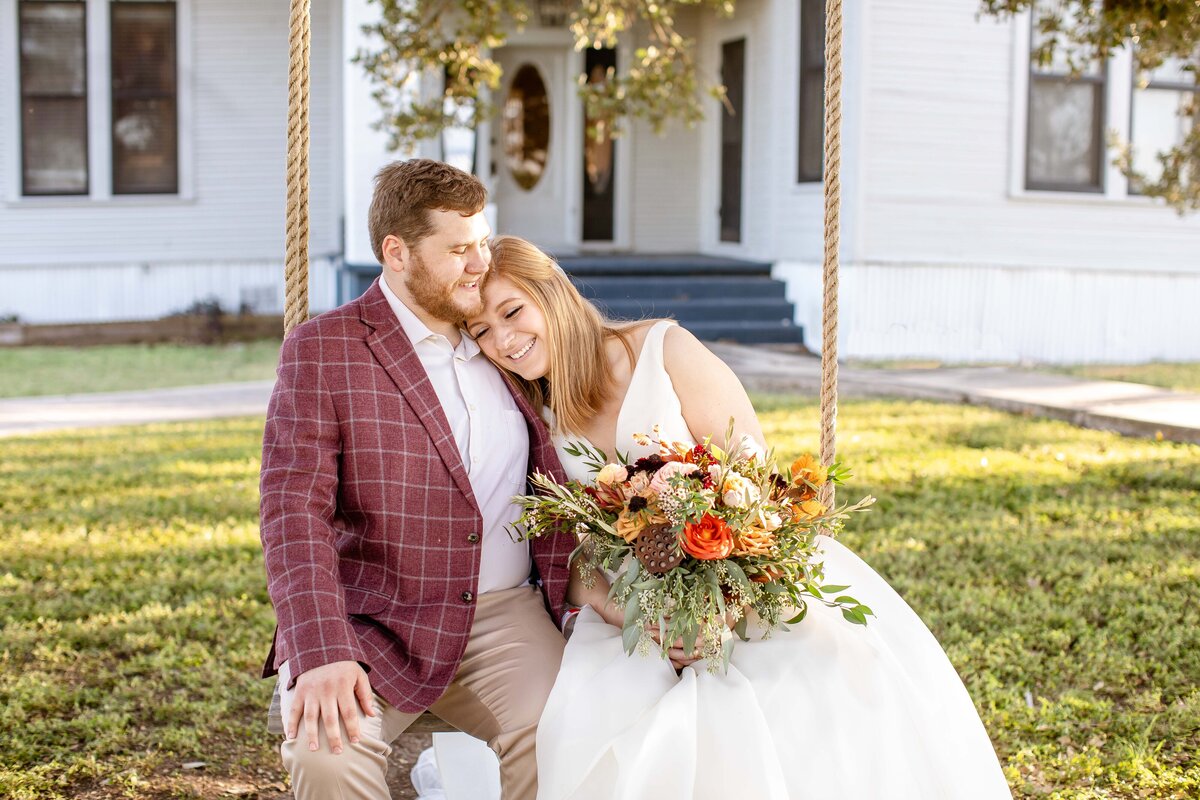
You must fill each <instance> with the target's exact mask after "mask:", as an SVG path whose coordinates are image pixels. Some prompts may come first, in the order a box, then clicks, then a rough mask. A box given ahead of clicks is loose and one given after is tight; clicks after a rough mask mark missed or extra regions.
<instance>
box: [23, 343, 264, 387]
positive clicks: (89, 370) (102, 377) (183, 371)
mask: <svg viewBox="0 0 1200 800" xmlns="http://www.w3.org/2000/svg"><path fill="white" fill-rule="evenodd" d="M278 360H279V342H278V341H276V340H263V341H257V342H249V343H246V344H227V345H211V346H205V345H176V344H158V345H105V346H100V347H4V348H0V375H2V376H3V380H0V397H33V396H40V395H57V394H76V393H88V392H119V391H126V390H134V389H161V388H165V387H168V386H189V385H193V384H201V383H225V382H228V381H260V380H273V379H274V378H275V365H276V363H277V362H278Z"/></svg>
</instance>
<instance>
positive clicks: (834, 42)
mask: <svg viewBox="0 0 1200 800" xmlns="http://www.w3.org/2000/svg"><path fill="white" fill-rule="evenodd" d="M841 166H842V0H825V167H824V170H825V265H824V269H823V271H822V273H821V285H822V290H823V295H822V299H821V463H822V464H832V463H833V462H834V461H835V460H836V458H837V395H838V391H837V390H838V387H837V383H838V365H837V326H838V243H839V242H840V239H841V203H842V182H841V178H840V177H839V170H840V169H841ZM822 490H823V491H822V497H821V502H823V503H824V504H825V505H827V506H829V507H830V508H832V507H833V501H834V496H833V482H832V481H829V482H827V483H826V484H825V485H824V486H823V487H822Z"/></svg>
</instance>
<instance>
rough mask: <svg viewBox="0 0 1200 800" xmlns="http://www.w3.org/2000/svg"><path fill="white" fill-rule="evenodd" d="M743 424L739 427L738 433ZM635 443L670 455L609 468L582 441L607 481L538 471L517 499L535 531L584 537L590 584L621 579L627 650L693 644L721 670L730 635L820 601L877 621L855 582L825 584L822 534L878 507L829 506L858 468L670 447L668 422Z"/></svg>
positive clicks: (708, 447) (528, 528) (529, 534)
mask: <svg viewBox="0 0 1200 800" xmlns="http://www.w3.org/2000/svg"><path fill="white" fill-rule="evenodd" d="M732 433H733V426H732V423H731V425H730V429H729V432H728V434H727V436H726V441H730V439H731V437H732ZM634 438H635V439H636V440H637V443H638V444H639V445H641V446H648V445H651V444H657V445H658V447H659V452H658V453H657V454H655V455H651V456H648V457H645V458H641V459H637V460H636V461H633V462H632V463H630V462H629V460H628V459H627V458H626V457H624V456H622V455H620V454H618V455H617V461H616V462H615V463H609V459H608V457H607V455H606V454H605V453H603V452H600V451H597V450H595V449H593V448H591V447H589V446H588V445H586V444H583V443H577V442H576V443H572V444H571V445H570V446H569V447H568V450H567V452H569V453H571V454H572V455H574V456H576V457H580V458H582V459H584V461H585V463H587V465H588V466H589V467H590V468H591V469H592V471H593V473H594V474H595V476H596V477H595V483H594V484H592V483H584V482H581V481H568V482H566V483H561V484H560V483H558V482H557V481H555V480H554V479H552V478H550V477H549V476H547V475H543V474H537V475H535V476H534V478H533V485H534V487H535V491H536V492H537V493H536V494H533V495H527V496H522V497H518V498H516V502H517V503H518V504H519V505H520V506H521V507H522V509H523V513H522V516H521V520H520V524H521V525H523V527H524V531H523V533H522V534H521V535H522V536H523V537H526V538H536V537H539V536H551V535H573V536H575V537H576V539H577V540H578V546H577V547H576V549H575V552H574V553H573V554H572V563H573V564H574V565H575V568H576V569H578V570H579V571H580V575H581V576H582V577H583V579H584V581H585V584H587V585H590V581H593V580H594V579H595V575H596V572H597V571H598V570H599V571H603V572H606V573H608V574H609V575H611V576H614V577H613V581H612V586H611V588H610V591H609V599H610V600H611V601H612V602H614V603H615V604H616V605H617V606H618V607H621V608H623V609H624V611H625V623H624V629H623V642H624V646H625V650H626V652H627V653H632V652H633V651H634V650H635V649H638V650H640V651H641V652H643V653H648V652H649V651H650V650H651V649H652V648H653V647H655V646H658V647H660V649H661V651H662V652H663V654H664V656H665V655H666V653H667V651H668V650H669V649H670V647H672V646H673V645H676V644H677V643H681V646H682V647H683V648H684V650H685V651H686V652H698V653H699V654H700V656H701V657H702V658H705V659H707V660H708V668H709V670H710V671H712V672H716V671H718V670H719V669H720V668H722V667H724V666H727V665H728V663H729V656H730V655H731V653H732V652H733V647H734V642H735V639H734V638H733V636H730V635H727V631H729V630H730V629H732V631H733V633H735V634H736V635H737V637H738V638H740V639H742V640H743V641H746V640H747V639H748V638H749V632H750V626H751V624H752V623H755V624H756V626H757V627H759V628H761V630H762V633H763V638H766V637H767V636H769V635H770V634H771V632H772V631H774V630H775V629H777V628H780V627H785V626H786V625H788V624H794V623H798V622H800V621H801V620H802V619H803V618H804V616H805V615H806V614H807V612H808V608H809V603H810V602H812V601H817V602H820V603H822V604H824V605H826V606H828V607H830V608H839V609H841V612H842V615H843V616H844V617H845V618H846V619H847V620H848V621H849V622H852V623H856V624H865V623H866V621H867V617H868V616H871V615H872V612H871V609H870V608H869V607H868V606H866V605H864V604H862V603H860V602H859V601H858V600H856V599H855V598H854V597H852V596H850V595H847V594H844V592H845V590H846V589H848V588H849V587H847V586H834V585H825V584H824V570H823V564H822V562H821V560H820V558H821V554H820V551H819V549H818V547H817V542H816V536H817V534H819V533H826V534H830V535H834V534H836V533H837V531H838V530H839V529H840V528H841V527H842V526H843V525H844V524H845V521H846V520H847V519H848V518H849V517H850V515H851V514H853V513H855V512H857V511H861V510H863V509H865V508H867V507H868V506H870V505H871V504H872V503H873V502H874V498H872V497H864V498H863V499H862V500H860V501H858V502H857V503H854V504H843V505H842V506H840V507H834V508H829V507H827V506H826V505H825V504H824V503H823V502H822V501H821V499H820V496H821V493H822V487H824V486H825V485H826V484H840V483H842V481H843V480H844V479H845V478H846V477H848V475H849V472H848V470H846V469H845V468H844V467H842V466H841V465H838V464H834V465H830V466H825V465H822V464H820V463H819V462H818V461H817V460H816V459H814V458H813V457H811V456H801V457H800V458H799V459H797V460H796V461H795V462H793V464H792V465H791V467H790V468H789V469H788V470H786V471H785V472H784V473H780V472H779V471H778V470H777V469H776V465H775V462H774V459H773V457H772V454H770V453H768V454H766V456H765V457H764V456H763V455H762V454H760V453H757V452H755V450H756V448H740V449H738V450H731V451H728V452H727V451H723V450H721V449H720V448H718V447H717V446H715V445H713V444H712V443H711V441H709V440H705V442H704V443H702V444H699V445H694V446H693V445H688V444H684V443H680V442H668V441H664V440H663V439H662V438H661V437H660V434H659V429H658V428H657V427H656V428H655V429H654V432H653V434H652V435H645V434H637V435H636V436H635V437H634ZM656 633H659V634H660V635H659V636H658V642H656V641H655V634H656Z"/></svg>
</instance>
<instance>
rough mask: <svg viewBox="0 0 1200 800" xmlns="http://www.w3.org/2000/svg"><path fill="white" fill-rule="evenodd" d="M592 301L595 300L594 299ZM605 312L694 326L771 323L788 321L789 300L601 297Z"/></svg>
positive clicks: (620, 316) (789, 311)
mask: <svg viewBox="0 0 1200 800" xmlns="http://www.w3.org/2000/svg"><path fill="white" fill-rule="evenodd" d="M594 302H595V301H594ZM598 302H599V303H602V304H603V306H604V310H605V313H606V314H607V315H608V316H609V317H611V318H613V319H650V318H652V317H670V318H671V319H673V320H675V321H677V322H680V323H683V324H684V325H686V326H688V327H693V326H694V325H696V324H699V323H705V322H714V323H715V322H737V321H745V320H746V319H748V318H750V319H753V320H756V321H760V322H770V323H773V324H778V323H784V324H790V323H791V321H792V314H793V311H792V304H791V303H789V302H787V301H786V300H784V299H782V298H778V299H776V298H760V297H747V298H738V299H737V300H736V301H730V300H726V299H723V298H709V297H706V298H697V299H694V300H653V299H632V300H602V301H598Z"/></svg>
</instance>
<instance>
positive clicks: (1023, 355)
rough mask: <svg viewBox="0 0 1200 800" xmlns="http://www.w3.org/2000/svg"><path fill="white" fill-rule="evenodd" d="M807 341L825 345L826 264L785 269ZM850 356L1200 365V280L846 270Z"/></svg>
mask: <svg viewBox="0 0 1200 800" xmlns="http://www.w3.org/2000/svg"><path fill="white" fill-rule="evenodd" d="M775 274H776V277H779V278H782V279H783V280H786V281H787V284H788V299H789V300H791V301H792V302H793V303H795V304H796V317H797V322H799V323H800V324H802V325H803V326H804V328H805V340H806V342H807V343H808V344H809V345H810V347H813V349H819V346H820V342H821V335H820V325H821V269H820V267H819V265H816V264H801V263H798V262H780V263H778V264H776V266H775ZM839 288H840V292H839V305H838V312H839V334H840V335H839V341H838V354H839V356H841V357H842V358H880V359H892V358H900V359H903V358H932V359H940V360H942V361H947V362H1022V361H1029V362H1044V363H1081V362H1096V363H1102V362H1108V363H1129V362H1142V361H1152V360H1164V361H1186V360H1197V359H1200V314H1197V313H1196V298H1197V297H1200V274H1196V273H1191V272H1167V271H1146V270H1129V271H1117V270H1087V269H1054V268H1013V267H996V266H967V267H963V266H957V267H956V266H945V265H928V264H927V265H920V264H871V265H849V266H844V267H843V268H842V272H841V281H840V287H839Z"/></svg>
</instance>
